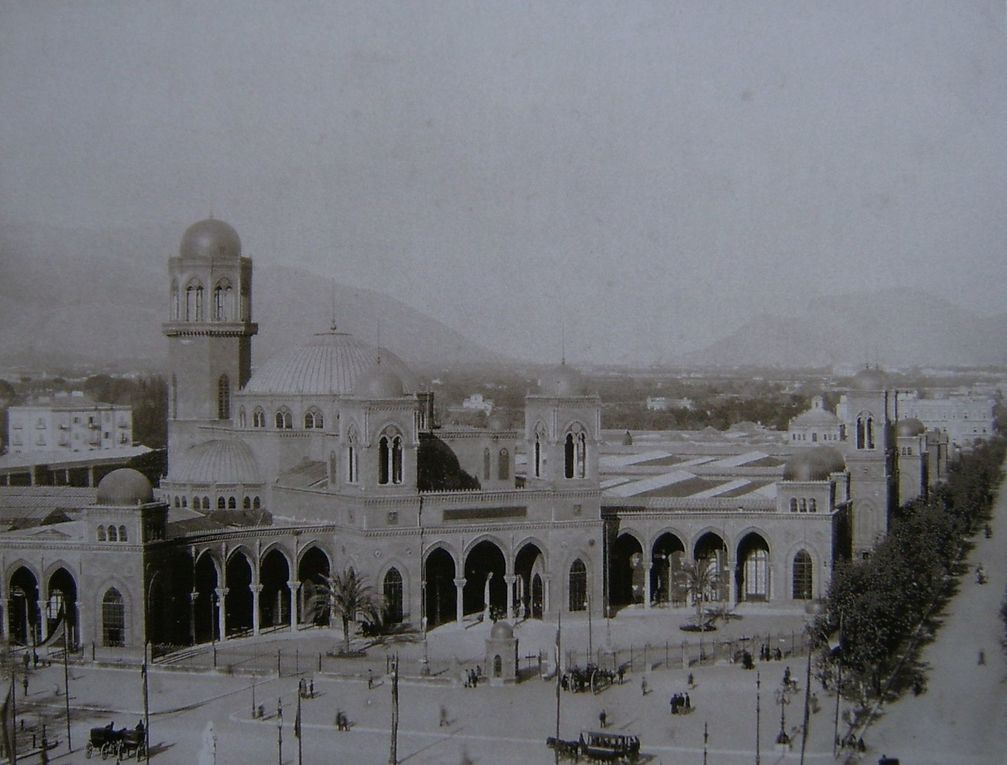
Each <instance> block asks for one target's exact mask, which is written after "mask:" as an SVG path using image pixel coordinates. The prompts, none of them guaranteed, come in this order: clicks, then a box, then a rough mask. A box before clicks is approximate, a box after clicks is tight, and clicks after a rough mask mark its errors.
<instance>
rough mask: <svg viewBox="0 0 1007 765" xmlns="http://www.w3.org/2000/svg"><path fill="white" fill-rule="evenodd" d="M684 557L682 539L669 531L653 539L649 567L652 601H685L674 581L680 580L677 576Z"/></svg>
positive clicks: (676, 602)
mask: <svg viewBox="0 0 1007 765" xmlns="http://www.w3.org/2000/svg"><path fill="white" fill-rule="evenodd" d="M684 557H685V545H684V544H683V543H682V540H681V539H679V538H678V537H677V536H675V535H674V534H672V533H671V532H667V533H664V534H662V535H661V536H659V537H658V538H657V539H656V540H654V547H653V549H652V550H651V568H650V599H651V601H652V602H654V603H668V602H671V603H673V604H675V605H678V604H680V603H683V602H685V595H684V593H683V592H682V591H681V588H680V587H675V586H674V583H675V582H677V581H680V580H681V577H680V576H677V574H678V572H679V571H681V569H682V560H683V558H684Z"/></svg>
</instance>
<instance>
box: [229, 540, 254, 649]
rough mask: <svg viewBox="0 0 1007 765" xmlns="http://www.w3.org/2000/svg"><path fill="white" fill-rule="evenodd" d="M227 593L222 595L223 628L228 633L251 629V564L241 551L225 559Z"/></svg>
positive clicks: (232, 633) (238, 632)
mask: <svg viewBox="0 0 1007 765" xmlns="http://www.w3.org/2000/svg"><path fill="white" fill-rule="evenodd" d="M226 580H227V595H225V596H224V629H225V630H226V632H227V634H228V635H237V634H240V633H242V632H249V631H251V629H252V588H251V584H252V564H251V563H249V561H248V558H247V557H246V556H245V554H244V553H243V552H241V551H239V552H236V553H234V554H233V555H232V556H231V557H230V558H229V559H228V561H227V577H226Z"/></svg>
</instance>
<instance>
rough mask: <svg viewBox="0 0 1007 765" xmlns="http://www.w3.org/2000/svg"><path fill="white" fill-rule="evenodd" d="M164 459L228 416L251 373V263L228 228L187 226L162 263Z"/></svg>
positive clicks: (211, 224)
mask: <svg viewBox="0 0 1007 765" xmlns="http://www.w3.org/2000/svg"><path fill="white" fill-rule="evenodd" d="M168 279H169V282H170V290H169V298H168V299H169V303H168V321H166V322H165V323H164V324H163V325H162V328H161V331H162V332H163V333H164V334H165V336H166V337H167V338H168V342H169V356H168V359H169V362H168V363H169V367H170V370H171V379H170V384H169V392H168V428H169V439H168V442H169V451H170V453H169V459H170V457H171V455H172V454H173V453H178V452H180V451H183V450H185V449H186V448H188V447H189V446H191V445H192V444H194V443H196V442H197V441H200V440H203V439H204V438H206V437H208V436H207V435H206V434H204V435H202V436H200V435H199V434H198V430H199V429H200V428H201V427H205V426H210V425H213V424H215V423H220V422H221V421H229V420H230V419H231V402H232V400H233V396H234V393H235V392H236V391H238V390H239V389H240V388H241V387H242V386H244V384H245V383H246V382H248V378H249V376H250V374H251V366H252V337H253V335H255V334H256V333H257V332H258V330H259V328H258V325H256V324H255V323H253V322H252V261H251V259H250V258H243V257H242V256H241V239H239V238H238V233H237V232H236V231H235V230H234V229H233V228H232V227H231V226H229V225H228V224H227V223H225V222H224V221H220V220H214V219H213V218H208V219H207V220H202V221H199V222H198V223H194V224H193V225H191V226H189V228H188V229H187V230H186V232H185V234H184V235H183V236H182V243H181V245H180V246H179V249H178V255H177V256H176V257H173V258H170V259H169V261H168Z"/></svg>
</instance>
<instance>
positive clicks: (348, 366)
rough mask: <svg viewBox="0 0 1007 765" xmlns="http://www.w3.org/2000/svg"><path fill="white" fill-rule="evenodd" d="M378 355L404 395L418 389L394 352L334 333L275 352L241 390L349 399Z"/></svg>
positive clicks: (342, 333) (318, 335)
mask: <svg viewBox="0 0 1007 765" xmlns="http://www.w3.org/2000/svg"><path fill="white" fill-rule="evenodd" d="M379 355H380V357H381V364H382V366H384V367H387V368H388V369H389V370H391V371H392V372H394V373H395V374H397V375H398V376H399V377H400V378H401V380H402V383H403V385H404V387H405V390H406V391H407V392H414V391H416V390H417V389H418V388H419V385H418V384H417V381H416V377H415V375H413V373H412V372H411V371H410V370H409V367H407V366H406V364H405V362H404V361H402V359H400V358H399V357H398V356H396V355H395V354H394V353H391V352H389V351H386V350H384V349H379V348H375V347H374V346H371V345H368V344H367V343H364V342H361V341H360V340H357V339H356V338H355V337H353V336H352V335H350V334H347V333H345V332H336V331H334V330H333V331H330V332H322V333H319V334H317V335H315V336H314V337H312V338H311V340H309V341H308V342H307V343H306V344H304V345H301V346H297V347H294V348H288V349H286V350H284V351H280V352H279V353H277V354H276V355H275V356H273V357H272V358H270V359H269V361H267V362H266V363H265V364H263V365H262V366H261V367H260V368H259V369H258V370H256V372H255V374H253V375H252V379H250V380H249V381H248V384H247V385H246V386H245V388H244V391H245V392H247V393H280V394H284V393H287V394H314V395H344V396H348V395H350V394H351V393H353V391H354V388H355V387H356V383H357V378H358V377H360V376H361V375H362V374H364V373H365V372H367V371H368V370H370V368H371V367H373V366H374V365H375V364H377V361H378V356H379ZM399 395H402V394H399Z"/></svg>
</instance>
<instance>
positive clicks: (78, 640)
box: [71, 600, 84, 648]
mask: <svg viewBox="0 0 1007 765" xmlns="http://www.w3.org/2000/svg"><path fill="white" fill-rule="evenodd" d="M73 607H74V610H75V616H76V617H77V621H76V632H77V634H76V635H74V636H73V642H72V643H71V646H72V647H75V648H76V647H77V646H81V645H83V644H84V614H83V611H84V606H82V605H81V603H80V601H79V600H78V601H77V602H76V603H74V604H73Z"/></svg>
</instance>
